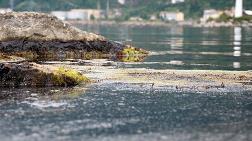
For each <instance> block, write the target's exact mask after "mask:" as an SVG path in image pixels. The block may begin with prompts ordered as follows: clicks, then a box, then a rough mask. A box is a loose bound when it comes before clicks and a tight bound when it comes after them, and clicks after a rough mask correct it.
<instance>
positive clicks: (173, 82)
mask: <svg viewBox="0 0 252 141" xmlns="http://www.w3.org/2000/svg"><path fill="white" fill-rule="evenodd" d="M88 63H89V65H81V64H79V62H64V63H63V62H47V63H45V64H42V66H44V67H45V68H46V67H49V66H51V65H54V66H58V67H61V66H64V67H66V68H72V69H74V70H77V71H78V72H81V73H82V74H84V75H85V76H87V77H88V78H90V80H91V81H92V82H93V83H98V84H101V85H102V84H119V83H120V84H123V85H136V86H141V85H150V86H151V87H153V88H155V89H157V90H165V91H188V92H240V91H252V72H251V71H227V70H173V69H167V70H159V69H145V68H120V67H118V66H117V64H116V62H111V61H108V60H101V59H97V60H89V61H88ZM108 64H110V65H108Z"/></svg>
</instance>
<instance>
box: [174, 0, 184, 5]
mask: <svg viewBox="0 0 252 141" xmlns="http://www.w3.org/2000/svg"><path fill="white" fill-rule="evenodd" d="M181 2H185V0H171V3H172V4H176V3H181Z"/></svg>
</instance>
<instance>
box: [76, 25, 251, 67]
mask: <svg viewBox="0 0 252 141" xmlns="http://www.w3.org/2000/svg"><path fill="white" fill-rule="evenodd" d="M93 26H99V25H93ZM78 27H80V28H82V29H84V30H88V31H91V32H92V31H93V30H92V28H90V27H87V26H85V25H78ZM98 32H99V34H101V35H104V36H106V37H108V38H109V39H112V40H117V41H123V42H127V43H131V44H132V45H133V46H136V47H141V48H144V49H146V50H149V51H150V52H151V55H150V56H149V57H147V58H146V59H145V60H144V61H143V63H142V64H140V63H135V64H134V63H126V65H125V66H126V67H144V68H155V69H221V70H251V69H252V63H251V59H252V48H251V46H252V42H251V40H252V30H251V28H246V29H245V28H241V27H234V28H233V27H230V28H227V27H225V28H192V27H181V26H173V27H156V26H148V27H145V26H138V27H134V26H133V27H132V26H119V25H113V26H99V31H98ZM167 62H179V63H178V64H177V63H169V64H168V63H167ZM181 64H183V65H181Z"/></svg>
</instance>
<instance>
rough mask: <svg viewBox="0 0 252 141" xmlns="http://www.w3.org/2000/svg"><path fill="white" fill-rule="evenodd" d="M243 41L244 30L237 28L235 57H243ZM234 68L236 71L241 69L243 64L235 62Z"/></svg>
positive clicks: (235, 31) (235, 32)
mask: <svg viewBox="0 0 252 141" xmlns="http://www.w3.org/2000/svg"><path fill="white" fill-rule="evenodd" d="M241 41H242V28H241V27H235V28H234V57H240V56H241ZM233 67H234V68H236V69H238V68H241V63H240V62H234V63H233Z"/></svg>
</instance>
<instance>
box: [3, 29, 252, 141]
mask: <svg viewBox="0 0 252 141" xmlns="http://www.w3.org/2000/svg"><path fill="white" fill-rule="evenodd" d="M78 27H80V28H81V29H83V30H87V31H91V32H95V33H99V34H101V35H104V36H106V37H108V38H109V39H111V40H116V41H122V42H126V43H129V44H132V45H133V46H137V47H141V48H144V49H146V50H149V51H151V55H150V56H149V57H147V58H146V59H145V60H143V62H137V63H125V64H124V65H123V66H124V67H138V68H139V67H140V68H152V69H215V70H216V69H217V70H219V69H221V70H252V62H251V61H252V29H251V28H239V27H236V28H191V27H176V26H174V27H140V26H138V27H127V26H78ZM52 92H60V94H56V95H50V93H52ZM8 94H13V95H18V96H15V98H8V99H7V100H6V99H3V100H0V117H1V118H0V140H1V141H9V140H15V141H33V140H34V141H40V140H41V141H42V140H43V141H44V140H76V141H78V140H83V141H84V140H85V141H89V140H90V141H93V140H97V141H103V140H104V141H110V140H112V141H118V140H122V141H131V140H132V141H148V140H149V141H156V140H161V141H184V140H187V141H195V140H196V141H204V140H208V141H238V140H239V141H240V140H241V141H250V140H252V92H209V93H200V92H199V93H190V92H171V91H166V90H160V89H155V88H154V89H152V90H150V86H148V85H146V86H144V87H140V86H138V85H134V84H121V83H102V84H92V85H90V86H87V88H85V89H83V90H81V91H80V90H78V92H76V91H75V90H69V89H59V88H50V89H48V88H47V89H15V90H14V89H1V90H0V95H8Z"/></svg>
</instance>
